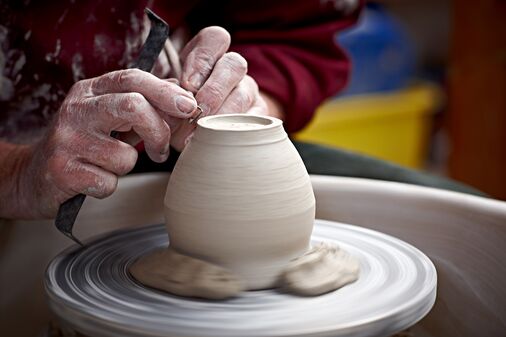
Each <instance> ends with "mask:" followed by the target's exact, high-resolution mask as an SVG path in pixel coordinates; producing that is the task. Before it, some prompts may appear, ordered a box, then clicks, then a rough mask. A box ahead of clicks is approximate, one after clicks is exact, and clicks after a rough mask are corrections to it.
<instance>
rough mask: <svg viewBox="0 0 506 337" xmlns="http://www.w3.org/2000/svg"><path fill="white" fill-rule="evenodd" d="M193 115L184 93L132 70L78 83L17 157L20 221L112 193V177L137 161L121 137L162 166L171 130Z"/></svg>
mask: <svg viewBox="0 0 506 337" xmlns="http://www.w3.org/2000/svg"><path fill="white" fill-rule="evenodd" d="M195 108H196V102H195V99H194V98H193V96H192V94H191V93H188V92H187V91H186V90H184V89H182V88H181V87H179V86H178V85H177V84H174V83H171V82H167V81H163V80H160V79H158V78H157V77H155V76H153V75H151V74H149V73H147V72H143V71H140V70H137V69H129V70H120V71H115V72H111V73H108V74H105V75H103V76H100V77H96V78H92V79H87V80H83V81H80V82H77V83H76V84H75V85H74V86H73V87H72V88H71V90H70V92H69V94H68V96H67V97H66V99H65V100H64V102H63V103H62V105H61V107H60V110H59V112H58V114H57V115H56V117H55V120H54V121H53V123H52V125H51V127H50V129H49V131H48V132H47V134H46V135H45V137H44V138H43V140H42V141H41V142H39V143H38V144H36V145H34V146H33V147H32V148H29V149H25V150H24V153H25V157H26V158H25V159H24V160H23V165H21V166H22V170H23V172H22V173H20V177H21V178H20V184H19V185H20V187H19V193H18V194H20V195H18V196H17V197H18V200H19V201H20V202H19V203H23V205H22V206H21V208H23V209H24V210H25V212H26V213H24V214H23V216H24V217H29V218H34V217H52V216H54V215H55V214H56V211H57V209H58V207H59V205H60V204H61V203H62V202H64V201H65V200H67V199H69V198H70V197H72V196H74V195H76V194H78V193H83V194H87V195H90V196H93V197H97V198H104V197H106V196H109V195H110V194H112V193H113V191H114V190H115V189H116V184H117V177H118V176H120V175H124V174H126V173H127V172H129V171H130V170H131V169H132V168H133V167H134V165H135V162H136V160H137V151H136V150H135V148H134V147H132V146H131V145H130V144H128V139H130V140H131V139H132V137H127V138H128V139H127V138H125V136H126V135H130V136H131V133H132V132H133V133H135V136H136V137H134V138H136V139H137V140H138V139H139V138H141V139H142V140H144V144H145V148H146V151H147V153H148V155H149V156H150V158H151V159H152V160H154V161H156V162H163V161H165V160H166V159H167V157H168V155H169V144H170V137H171V126H172V125H174V124H175V123H176V120H180V119H187V118H189V117H191V116H192V112H193V111H194V110H195ZM112 131H119V132H122V134H120V137H119V139H114V138H112V137H111V136H110V133H111V132H112ZM122 140H123V141H122ZM130 143H131V142H130Z"/></svg>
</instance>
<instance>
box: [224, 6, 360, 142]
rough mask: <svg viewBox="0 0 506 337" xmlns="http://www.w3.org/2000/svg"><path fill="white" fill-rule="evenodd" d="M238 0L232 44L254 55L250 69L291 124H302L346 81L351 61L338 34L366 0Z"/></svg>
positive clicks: (246, 54) (250, 56)
mask: <svg viewBox="0 0 506 337" xmlns="http://www.w3.org/2000/svg"><path fill="white" fill-rule="evenodd" d="M238 3H241V5H240V6H236V7H235V8H230V9H229V11H230V12H229V15H227V16H228V19H229V20H230V21H231V26H230V28H229V29H230V31H231V33H232V50H235V51H237V52H239V53H241V54H242V55H243V56H244V57H245V58H246V59H247V60H248V64H249V74H250V75H251V76H252V77H253V78H254V79H255V80H256V81H257V83H258V84H259V86H260V89H261V90H262V91H264V92H266V93H268V94H270V95H271V96H273V97H274V98H276V99H277V100H278V101H279V102H280V103H281V105H282V106H283V107H284V111H285V114H286V121H285V128H286V130H287V131H288V132H294V131H297V130H300V129H301V128H303V127H304V126H305V125H306V124H307V123H308V122H309V121H310V120H311V118H312V116H313V114H314V111H315V109H316V108H317V106H318V105H319V104H320V103H321V102H322V101H323V100H325V99H326V98H328V97H330V96H332V95H334V94H336V93H337V92H338V91H339V90H341V89H342V88H343V87H344V86H345V85H346V82H347V80H348V74H349V70H350V63H349V60H348V58H347V56H346V54H345V53H344V52H343V50H342V49H340V48H339V47H338V46H337V45H336V42H335V34H336V33H337V32H339V31H340V30H342V29H344V28H346V27H349V26H350V25H352V24H353V23H355V22H356V20H357V17H358V13H359V12H360V9H361V7H362V2H361V1H359V0H356V1H353V0H351V1H350V0H341V1H340V0H328V1H326V0H300V1H294V0H289V1H263V0H260V1H259V0H257V1H244V2H238ZM264 4H265V5H264ZM346 6H347V7H346ZM350 7H351V8H350ZM345 13H348V14H345Z"/></svg>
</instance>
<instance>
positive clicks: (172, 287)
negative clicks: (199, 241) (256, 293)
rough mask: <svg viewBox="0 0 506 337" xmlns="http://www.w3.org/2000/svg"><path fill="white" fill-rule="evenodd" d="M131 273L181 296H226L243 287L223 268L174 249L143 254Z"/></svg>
mask: <svg viewBox="0 0 506 337" xmlns="http://www.w3.org/2000/svg"><path fill="white" fill-rule="evenodd" d="M130 273H131V274H132V275H133V276H134V277H135V278H136V279H137V281H139V282H141V283H142V284H144V285H147V286H150V287H152V288H156V289H160V290H163V291H166V292H169V293H172V294H176V295H180V296H189V297H201V298H209V299H225V298H228V297H233V296H236V295H237V294H239V293H240V292H241V291H242V289H243V287H242V285H241V282H240V281H239V280H238V279H237V278H236V277H235V276H234V275H232V274H231V273H230V272H229V271H227V270H225V269H224V268H222V267H219V266H216V265H213V264H211V263H208V262H204V261H201V260H198V259H194V258H192V257H189V256H186V255H181V254H179V253H177V252H176V251H174V250H173V249H171V248H169V249H157V250H155V251H153V252H152V253H149V254H147V255H144V256H142V257H141V258H140V259H139V260H137V261H136V262H135V263H134V264H133V265H132V266H131V267H130Z"/></svg>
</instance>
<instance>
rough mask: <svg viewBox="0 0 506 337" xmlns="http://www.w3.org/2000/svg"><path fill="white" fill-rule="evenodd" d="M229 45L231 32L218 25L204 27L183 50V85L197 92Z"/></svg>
mask: <svg viewBox="0 0 506 337" xmlns="http://www.w3.org/2000/svg"><path fill="white" fill-rule="evenodd" d="M229 47H230V34H229V33H228V32H227V31H226V30H225V29H223V28H221V27H216V26H212V27H207V28H204V29H202V30H201V31H200V32H199V33H198V34H197V35H196V36H195V37H194V38H193V39H192V40H191V41H190V42H189V43H188V44H187V45H186V46H185V47H184V48H183V51H182V52H181V55H180V56H181V59H182V60H183V73H182V75H181V84H182V87H183V88H185V89H187V90H190V91H191V92H193V93H196V92H197V91H198V90H199V89H200V87H201V86H202V85H203V84H204V82H205V81H206V80H207V78H208V77H209V76H210V75H211V72H212V70H213V68H214V65H215V63H216V62H217V61H218V60H219V59H220V58H221V57H222V56H223V55H224V54H225V52H226V51H227V50H228V48H229Z"/></svg>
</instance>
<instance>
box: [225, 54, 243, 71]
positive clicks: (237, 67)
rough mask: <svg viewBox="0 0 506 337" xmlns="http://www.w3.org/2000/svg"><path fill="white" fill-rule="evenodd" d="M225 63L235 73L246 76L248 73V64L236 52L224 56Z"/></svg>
mask: <svg viewBox="0 0 506 337" xmlns="http://www.w3.org/2000/svg"><path fill="white" fill-rule="evenodd" d="M223 62H224V63H225V64H226V65H227V66H229V67H230V68H231V69H232V70H233V71H234V72H238V73H243V74H246V72H247V71H248V62H247V61H246V59H245V58H244V57H242V56H241V55H240V54H238V53H236V52H229V53H226V54H225V55H224V56H223Z"/></svg>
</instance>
